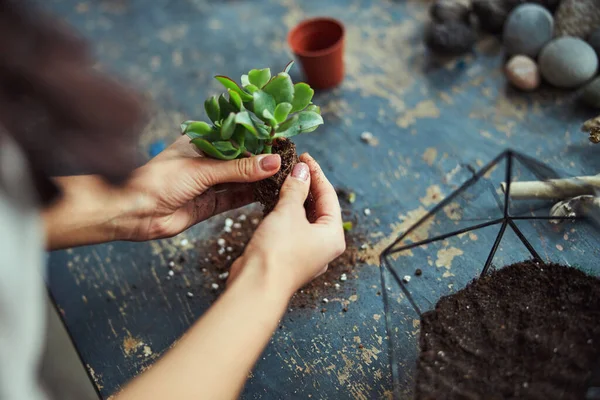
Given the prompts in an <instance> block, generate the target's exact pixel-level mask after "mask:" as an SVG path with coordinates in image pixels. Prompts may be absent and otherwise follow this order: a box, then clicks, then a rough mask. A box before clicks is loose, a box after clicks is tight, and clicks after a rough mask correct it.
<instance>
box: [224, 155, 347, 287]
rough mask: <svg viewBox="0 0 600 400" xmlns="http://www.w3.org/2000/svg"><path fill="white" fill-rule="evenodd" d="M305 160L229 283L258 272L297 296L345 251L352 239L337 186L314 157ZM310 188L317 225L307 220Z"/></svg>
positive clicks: (290, 178) (274, 284)
mask: <svg viewBox="0 0 600 400" xmlns="http://www.w3.org/2000/svg"><path fill="white" fill-rule="evenodd" d="M300 160H301V161H302V162H301V163H299V164H297V165H296V166H295V167H294V170H293V172H292V174H291V175H290V176H289V177H288V178H287V180H286V181H285V183H284V185H283V187H282V188H281V194H280V199H279V202H278V203H277V206H276V207H275V209H274V210H273V212H272V213H271V214H269V215H268V216H267V217H266V218H265V220H264V221H263V222H262V223H261V225H260V226H259V227H258V229H257V230H256V232H255V233H254V236H253V237H252V239H251V240H250V243H249V244H248V246H247V247H246V250H245V251H244V254H243V255H242V257H241V258H240V259H238V260H237V261H236V262H235V263H234V264H233V265H232V268H231V275H230V279H229V282H228V283H232V282H233V281H234V280H236V279H237V278H238V276H240V275H243V274H246V273H247V274H253V275H255V276H260V277H261V279H262V280H263V281H265V282H266V283H267V285H268V287H271V288H273V287H275V288H278V289H282V290H283V291H284V292H285V294H286V296H291V295H292V294H293V293H294V292H295V291H296V290H298V289H299V288H300V287H302V286H303V285H304V284H305V283H307V282H308V281H310V280H312V279H313V278H315V277H316V276H318V275H320V274H321V273H323V272H325V269H326V268H327V264H328V263H329V262H330V261H331V260H333V259H334V258H336V257H338V256H339V255H340V254H342V253H343V252H344V250H345V248H346V242H345V240H344V232H343V228H342V216H341V211H340V204H339V201H338V197H337V194H336V192H335V189H334V188H333V186H332V185H331V183H329V181H328V180H327V178H326V177H325V175H324V174H323V171H322V170H321V168H320V167H319V164H317V162H316V161H315V160H314V159H313V158H312V157H310V156H309V155H308V154H303V155H302V156H301V157H300ZM309 190H310V192H311V193H312V195H313V197H314V201H315V212H316V220H315V222H314V223H310V222H309V221H308V220H307V218H306V212H305V210H304V201H305V200H306V197H307V195H308V192H309Z"/></svg>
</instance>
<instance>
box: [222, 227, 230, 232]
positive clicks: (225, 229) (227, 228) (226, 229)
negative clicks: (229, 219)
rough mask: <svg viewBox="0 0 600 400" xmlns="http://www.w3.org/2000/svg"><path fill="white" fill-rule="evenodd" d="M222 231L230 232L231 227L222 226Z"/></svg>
mask: <svg viewBox="0 0 600 400" xmlns="http://www.w3.org/2000/svg"><path fill="white" fill-rule="evenodd" d="M223 231H225V232H227V233H231V227H230V226H226V227H225V228H223Z"/></svg>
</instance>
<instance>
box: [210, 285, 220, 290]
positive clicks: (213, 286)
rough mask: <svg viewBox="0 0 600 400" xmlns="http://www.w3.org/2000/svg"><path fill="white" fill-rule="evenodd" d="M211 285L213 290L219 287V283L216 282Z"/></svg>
mask: <svg viewBox="0 0 600 400" xmlns="http://www.w3.org/2000/svg"><path fill="white" fill-rule="evenodd" d="M210 287H211V288H212V289H213V290H217V289H218V288H219V285H217V284H216V283H213V284H212V285H210Z"/></svg>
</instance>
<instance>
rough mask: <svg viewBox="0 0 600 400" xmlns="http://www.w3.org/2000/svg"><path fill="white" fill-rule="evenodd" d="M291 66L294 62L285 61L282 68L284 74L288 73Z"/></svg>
mask: <svg viewBox="0 0 600 400" xmlns="http://www.w3.org/2000/svg"><path fill="white" fill-rule="evenodd" d="M293 66H294V62H293V61H290V62H289V63H287V65H286V66H285V68H284V69H283V72H285V73H286V74H289V73H290V70H291V69H292V67H293Z"/></svg>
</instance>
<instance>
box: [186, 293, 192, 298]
mask: <svg viewBox="0 0 600 400" xmlns="http://www.w3.org/2000/svg"><path fill="white" fill-rule="evenodd" d="M186 296H187V297H189V298H190V299H191V298H192V297H194V293H192V292H187V293H186Z"/></svg>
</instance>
